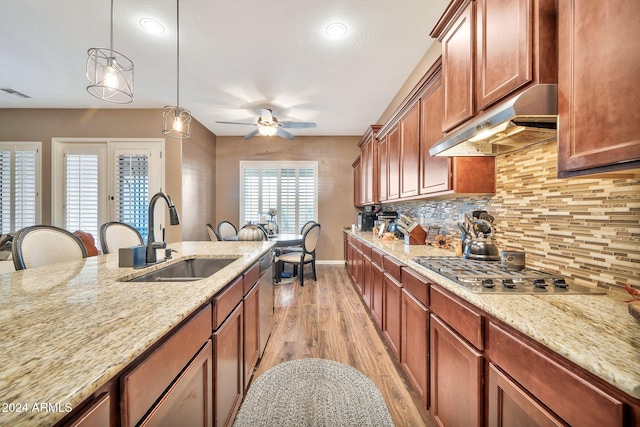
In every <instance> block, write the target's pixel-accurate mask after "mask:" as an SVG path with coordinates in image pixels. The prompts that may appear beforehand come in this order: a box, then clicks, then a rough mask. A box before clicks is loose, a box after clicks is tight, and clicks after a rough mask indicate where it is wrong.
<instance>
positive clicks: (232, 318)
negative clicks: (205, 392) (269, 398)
mask: <svg viewBox="0 0 640 427" xmlns="http://www.w3.org/2000/svg"><path fill="white" fill-rule="evenodd" d="M242 314H243V304H242V303H240V304H238V305H237V306H236V308H235V309H234V310H233V311H232V312H231V314H230V315H229V317H227V319H226V320H225V321H224V323H222V325H221V326H220V327H219V328H218V329H217V330H216V331H215V332H214V333H213V363H214V366H213V401H214V416H215V420H214V423H215V425H216V427H223V426H228V425H231V424H232V423H233V420H234V418H235V416H236V413H237V412H238V409H239V408H240V403H241V402H242V397H243V396H244V381H243V370H244V355H243V351H242V347H243V326H242V318H243V316H242Z"/></svg>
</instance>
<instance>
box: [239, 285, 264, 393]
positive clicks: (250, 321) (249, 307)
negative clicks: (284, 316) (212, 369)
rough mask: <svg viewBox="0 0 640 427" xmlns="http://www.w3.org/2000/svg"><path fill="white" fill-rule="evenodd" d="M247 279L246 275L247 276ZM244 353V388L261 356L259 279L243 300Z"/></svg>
mask: <svg viewBox="0 0 640 427" xmlns="http://www.w3.org/2000/svg"><path fill="white" fill-rule="evenodd" d="M245 279H246V277H245ZM242 302H243V306H244V307H243V316H244V318H243V322H242V325H243V328H244V330H243V334H242V335H243V346H244V348H243V353H244V373H243V377H244V389H245V390H246V389H247V388H248V386H249V380H251V375H252V374H253V370H254V369H255V367H256V365H257V364H258V359H259V358H260V300H259V292H258V281H257V280H256V281H255V282H254V284H253V287H252V288H251V289H250V290H249V291H248V292H247V294H246V295H245V296H244V298H243V300H242Z"/></svg>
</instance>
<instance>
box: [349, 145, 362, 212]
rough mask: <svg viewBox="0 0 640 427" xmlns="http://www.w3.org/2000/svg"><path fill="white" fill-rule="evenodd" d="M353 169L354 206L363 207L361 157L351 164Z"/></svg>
mask: <svg viewBox="0 0 640 427" xmlns="http://www.w3.org/2000/svg"><path fill="white" fill-rule="evenodd" d="M351 167H353V205H354V206H362V205H363V204H364V203H363V201H362V199H363V197H362V195H363V193H362V163H361V159H360V156H358V158H357V159H356V160H355V161H354V162H353V163H352V164H351Z"/></svg>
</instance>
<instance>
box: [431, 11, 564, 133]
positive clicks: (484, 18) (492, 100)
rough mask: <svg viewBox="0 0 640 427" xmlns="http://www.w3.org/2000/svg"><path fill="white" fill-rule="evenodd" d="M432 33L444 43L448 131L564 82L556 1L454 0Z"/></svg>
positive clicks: (443, 67) (446, 129) (445, 129)
mask: <svg viewBox="0 0 640 427" xmlns="http://www.w3.org/2000/svg"><path fill="white" fill-rule="evenodd" d="M431 36H432V37H435V38H437V39H438V40H439V41H441V42H442V71H443V86H444V98H445V101H444V102H445V108H444V119H443V122H442V130H443V132H448V131H450V130H453V129H455V128H456V127H458V126H459V125H461V124H462V123H464V122H466V121H468V120H469V119H471V118H472V117H474V116H476V115H477V114H479V113H482V112H483V111H484V110H487V109H489V108H490V107H491V106H493V105H495V104H496V103H498V102H499V101H502V100H504V99H505V98H506V97H508V96H509V95H511V94H514V93H516V92H519V91H520V90H522V89H524V88H525V87H528V86H529V85H531V84H537V83H556V82H557V81H558V80H557V79H558V76H557V71H558V65H557V64H558V61H557V55H556V52H557V50H556V49H557V42H556V13H555V0H474V1H471V0H453V1H452V2H451V3H450V4H449V7H448V8H447V9H446V10H445V13H444V14H443V15H442V17H441V18H440V20H439V21H438V23H437V24H436V26H435V27H434V29H433V30H432V32H431Z"/></svg>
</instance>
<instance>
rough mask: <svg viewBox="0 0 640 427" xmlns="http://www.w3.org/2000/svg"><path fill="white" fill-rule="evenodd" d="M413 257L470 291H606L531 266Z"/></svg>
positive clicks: (564, 293) (564, 292)
mask: <svg viewBox="0 0 640 427" xmlns="http://www.w3.org/2000/svg"><path fill="white" fill-rule="evenodd" d="M412 261H414V262H416V263H418V264H420V265H421V266H423V267H426V268H428V269H429V270H432V271H435V272H436V273H439V274H441V275H442V276H445V277H447V278H449V279H451V280H453V281H454V282H456V283H458V284H460V285H462V286H464V287H465V288H467V289H469V290H470V291H473V292H477V293H488V294H516V295H517V294H520V295H523V294H529V295H538V294H540V295H542V294H545V295H589V294H594V295H596V294H604V293H605V291H603V290H599V289H596V288H590V287H587V286H582V285H578V284H575V283H568V281H567V280H566V279H565V278H564V277H562V276H560V275H558V274H552V273H547V272H544V271H540V270H534V269H531V268H524V269H522V270H510V269H507V268H504V267H503V266H502V265H501V263H500V262H499V261H476V260H468V259H463V258H458V257H428V256H422V257H416V258H414V259H413V260H412Z"/></svg>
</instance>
